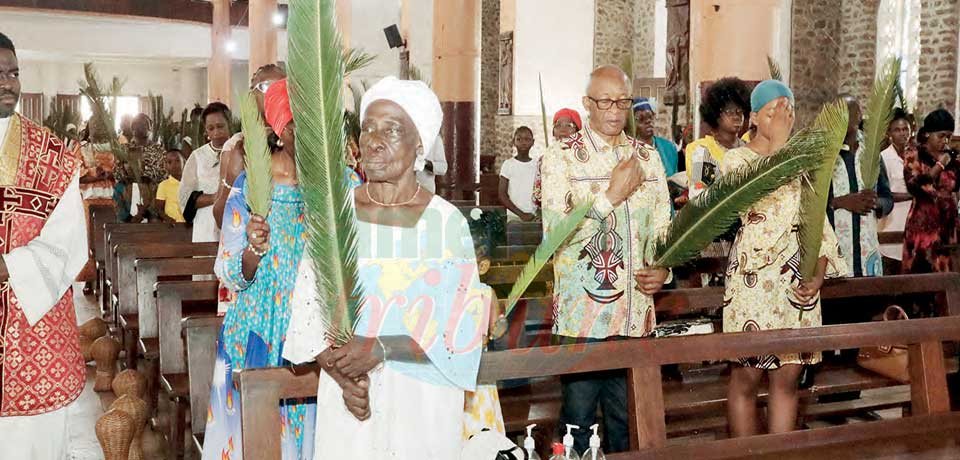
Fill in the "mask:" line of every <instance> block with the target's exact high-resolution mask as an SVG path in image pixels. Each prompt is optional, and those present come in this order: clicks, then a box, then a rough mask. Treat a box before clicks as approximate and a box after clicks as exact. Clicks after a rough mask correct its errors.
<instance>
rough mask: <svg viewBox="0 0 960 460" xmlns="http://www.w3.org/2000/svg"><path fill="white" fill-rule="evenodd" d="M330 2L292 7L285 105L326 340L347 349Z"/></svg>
mask: <svg viewBox="0 0 960 460" xmlns="http://www.w3.org/2000/svg"><path fill="white" fill-rule="evenodd" d="M334 3H335V2H334V0H320V1H308V2H296V3H293V4H291V5H290V16H289V23H288V29H287V33H288V37H289V46H288V49H289V53H288V55H289V58H288V60H289V66H288V71H289V74H288V77H289V82H290V89H289V91H290V106H291V108H292V111H293V115H294V120H295V122H296V125H297V136H296V137H297V138H296V149H297V173H298V175H299V179H300V185H301V187H300V190H301V191H302V193H303V201H304V205H305V207H306V213H305V214H306V229H307V245H306V251H307V253H308V254H309V255H310V257H311V259H312V261H313V266H312V267H311V268H312V269H313V271H314V273H315V274H316V280H317V281H316V282H317V286H316V288H317V304H318V305H321V306H322V308H323V311H322V314H321V317H322V321H323V323H324V324H323V325H324V327H325V329H326V331H327V337H328V338H329V339H330V340H331V341H333V342H334V344H337V345H342V344H345V343H346V342H347V341H349V340H350V339H351V338H352V337H353V330H354V328H355V327H356V323H357V320H358V319H359V317H360V307H361V298H362V295H361V294H362V292H361V286H360V284H359V281H358V267H357V229H356V220H355V217H354V212H353V206H352V205H351V203H350V202H349V201H348V200H349V196H350V194H349V186H348V185H347V184H346V183H345V181H344V180H343V171H344V169H345V168H346V158H345V155H344V154H343V152H344V130H343V113H344V107H343V92H342V91H343V72H344V63H343V52H342V51H341V49H342V48H341V45H340V35H339V33H338V32H337V28H336V12H335V4H334Z"/></svg>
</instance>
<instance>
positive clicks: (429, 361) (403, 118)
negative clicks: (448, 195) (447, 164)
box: [284, 77, 488, 460]
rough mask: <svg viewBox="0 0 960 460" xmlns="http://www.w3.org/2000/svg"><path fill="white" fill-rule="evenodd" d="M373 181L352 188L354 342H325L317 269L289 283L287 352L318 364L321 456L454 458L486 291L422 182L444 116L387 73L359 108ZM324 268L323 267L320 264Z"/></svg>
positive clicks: (468, 242) (461, 228) (457, 221)
mask: <svg viewBox="0 0 960 460" xmlns="http://www.w3.org/2000/svg"><path fill="white" fill-rule="evenodd" d="M360 118H361V134H360V149H361V151H362V153H363V155H362V158H363V160H362V161H363V169H364V171H365V172H366V174H367V183H366V184H364V185H362V186H360V187H358V188H356V189H354V192H353V196H352V199H353V204H354V206H355V210H356V216H357V229H358V240H359V241H360V242H361V243H360V245H359V248H358V250H359V251H358V252H359V275H360V283H361V285H362V286H363V292H364V305H363V310H362V313H361V318H360V321H359V324H358V326H357V329H356V331H355V332H356V335H355V337H354V339H353V340H352V341H350V342H349V343H347V344H346V345H345V346H343V347H341V348H332V347H330V344H329V343H327V342H326V341H325V340H324V335H325V334H324V332H325V331H324V330H323V327H322V326H321V323H320V307H319V306H318V305H317V304H316V301H315V297H316V291H315V275H314V270H313V262H312V261H310V260H309V258H307V257H306V256H305V258H304V260H303V262H302V263H301V264H300V269H299V274H298V279H297V283H296V287H295V288H294V293H293V298H292V300H291V303H292V308H293V311H292V316H291V318H290V326H289V329H288V330H287V341H286V343H285V345H284V357H286V358H287V359H288V360H290V361H292V362H305V361H310V360H314V359H315V360H317V362H318V363H319V364H320V366H321V368H322V369H323V371H324V372H322V373H321V376H320V383H319V387H318V389H317V414H318V417H317V427H316V433H317V435H316V441H315V445H316V446H318V447H317V449H316V452H315V458H317V459H320V458H350V459H378V460H379V459H384V458H398V459H408V458H411V459H412V458H416V459H438V460H440V459H442V460H449V459H456V458H459V456H460V451H461V448H462V443H463V441H462V440H463V433H462V430H463V420H464V411H463V407H464V391H469V390H473V389H474V388H475V386H476V381H477V371H478V367H479V362H480V353H481V348H482V341H483V336H484V333H485V331H486V326H487V324H488V322H487V319H486V318H487V303H486V302H487V300H486V298H485V295H486V292H487V291H486V289H485V286H484V285H482V284H481V283H480V280H479V278H478V274H477V266H476V259H475V255H474V248H473V241H472V239H471V237H470V230H469V228H468V225H467V221H466V219H465V218H464V217H463V216H462V215H461V214H460V212H459V210H458V209H457V208H456V207H454V206H453V205H451V204H450V203H448V202H447V201H445V200H443V199H442V198H440V197H438V196H436V195H434V194H433V193H430V192H429V191H427V190H426V189H425V188H424V187H423V186H421V185H419V184H418V183H417V178H416V173H415V170H414V163H415V162H416V160H417V157H418V156H421V155H424V146H432V145H433V143H434V141H435V139H436V137H437V135H438V132H439V129H440V125H441V122H442V118H443V114H442V111H441V109H440V103H439V101H438V100H437V97H436V95H434V94H433V92H432V91H430V89H429V88H427V86H426V85H424V84H423V83H421V82H417V81H401V80H397V79H396V78H393V77H387V78H385V79H384V80H381V81H380V82H379V83H377V84H376V85H374V86H373V87H371V88H370V89H369V90H368V91H367V92H366V94H365V95H364V97H363V101H362V104H361V109H360ZM318 268H319V270H321V273H322V270H323V268H322V267H318Z"/></svg>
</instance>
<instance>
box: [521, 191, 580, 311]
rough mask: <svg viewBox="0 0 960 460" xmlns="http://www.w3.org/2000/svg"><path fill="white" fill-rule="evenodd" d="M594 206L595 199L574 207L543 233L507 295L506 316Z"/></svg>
mask: <svg viewBox="0 0 960 460" xmlns="http://www.w3.org/2000/svg"><path fill="white" fill-rule="evenodd" d="M592 207H593V200H590V201H589V202H585V203H582V204H580V205H579V206H577V207H576V208H574V209H573V211H571V212H570V214H567V215H566V216H564V217H563V219H561V220H560V221H558V222H557V223H556V224H555V225H553V226H552V227H551V228H550V231H549V232H547V233H546V234H544V235H543V241H541V242H540V245H538V246H537V249H536V250H535V251H534V252H533V256H532V257H530V260H528V261H527V263H526V265H524V266H523V269H522V270H520V276H518V277H517V282H516V283H513V287H512V288H511V289H510V295H508V296H507V307H506V309H505V314H504V316H509V315H510V312H511V311H513V308H514V307H515V306H516V305H517V301H519V300H520V296H522V295H523V293H524V292H526V290H527V288H528V287H530V283H532V282H533V280H534V279H535V278H536V277H537V274H538V273H540V270H543V267H544V266H545V265H546V264H547V261H549V260H550V258H551V257H553V254H554V253H556V252H557V249H558V248H560V245H562V244H563V243H564V242H566V241H567V239H568V238H570V235H572V234H573V232H574V231H576V230H577V228H579V227H580V224H582V223H583V221H584V219H586V217H587V213H588V212H590V209H591V208H592Z"/></svg>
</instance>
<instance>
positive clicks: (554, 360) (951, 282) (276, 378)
mask: <svg viewBox="0 0 960 460" xmlns="http://www.w3.org/2000/svg"><path fill="white" fill-rule="evenodd" d="M683 291H685V292H679V291H673V292H671V293H666V294H665V295H663V296H660V299H661V300H662V301H667V302H671V304H672V305H673V306H672V307H671V308H670V309H671V310H674V309H684V308H683V307H684V306H685V305H686V306H688V307H689V306H691V305H701V304H702V303H701V302H703V301H716V300H717V299H718V294H719V295H722V290H720V289H717V288H703V289H688V290H683ZM936 292H943V293H945V294H946V296H945V297H946V300H947V303H948V305H949V306H948V307H947V308H946V310H947V311H949V312H951V313H957V312H958V311H957V310H958V307H960V275H958V274H952V273H949V274H930V275H909V276H897V277H884V278H858V279H845V280H837V281H832V282H830V283H829V284H828V286H826V287H825V288H824V291H823V296H824V298H849V297H857V296H876V295H899V294H909V293H936ZM658 310H660V308H658ZM953 340H960V316H955V317H944V318H932V319H913V320H909V321H901V322H887V323H861V324H850V325H842V326H827V327H819V328H807V329H790V330H773V331H761V332H750V333H736V334H710V335H700V336H687V337H670V338H661V339H650V338H645V339H633V340H624V341H618V342H603V343H595V344H586V345H565V346H548V347H541V348H526V349H516V350H508V351H501V352H492V353H484V355H483V357H482V359H481V364H480V374H479V378H478V380H479V382H480V383H494V382H497V381H500V380H507V379H516V378H532V377H543V376H553V375H563V374H572V373H580V372H593V371H602V370H610V369H627V370H628V375H627V384H628V401H627V405H628V409H629V419H628V420H629V424H630V438H631V448H632V449H633V450H643V449H654V448H663V447H664V445H665V442H666V427H665V420H664V404H663V388H662V381H661V376H660V366H661V365H664V364H674V363H687V362H699V361H705V360H722V359H734V358H739V357H745V356H756V355H758V354H771V353H786V352H796V351H811V352H812V351H823V350H836V349H845V348H855V347H865V346H878V345H888V344H890V343H897V344H907V345H909V354H910V363H911V364H910V376H911V382H912V383H911V401H912V413H913V414H914V415H928V414H935V413H941V412H948V411H949V404H950V402H949V394H948V392H947V385H946V370H945V366H944V361H943V347H942V342H943V341H953ZM317 378H318V368H317V367H316V365H312V364H310V365H302V366H296V367H294V368H272V369H254V370H245V371H241V372H240V373H239V382H240V391H241V396H240V397H241V401H242V407H243V408H244V410H243V422H242V423H243V432H244V439H243V448H244V452H245V454H246V455H249V456H251V458H258V459H279V458H280V444H279V441H280V433H279V429H280V413H279V411H278V410H277V404H278V401H280V400H281V399H286V398H304V397H310V396H315V395H316V391H317ZM953 415H955V414H953ZM953 415H951V416H953ZM718 442H719V441H718ZM707 445H709V443H708V444H707Z"/></svg>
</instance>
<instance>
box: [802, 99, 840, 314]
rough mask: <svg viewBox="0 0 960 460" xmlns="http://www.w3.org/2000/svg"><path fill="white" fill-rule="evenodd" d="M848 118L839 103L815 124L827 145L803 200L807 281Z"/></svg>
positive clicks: (829, 107) (825, 110)
mask: <svg viewBox="0 0 960 460" xmlns="http://www.w3.org/2000/svg"><path fill="white" fill-rule="evenodd" d="M847 118H848V113H847V104H846V103H844V102H843V101H842V100H837V101H836V102H833V103H828V104H825V105H824V107H823V109H822V110H821V111H820V114H819V115H817V118H816V119H815V120H814V121H813V126H814V127H815V128H816V129H820V130H823V131H824V132H825V134H826V138H827V142H826V145H825V146H824V149H823V150H822V153H821V157H820V159H819V162H818V164H817V165H816V166H815V167H814V169H813V170H812V171H811V174H810V183H809V184H808V186H807V187H804V189H803V193H802V196H801V200H800V275H801V276H802V277H803V279H805V280H810V279H813V277H814V275H815V274H816V271H817V261H818V260H819V259H820V244H821V242H822V240H823V220H824V219H825V218H826V216H827V214H826V212H827V198H828V196H829V193H830V183H831V181H832V180H833V169H834V168H835V167H836V164H837V157H838V156H839V155H840V147H841V145H842V144H843V138H844V135H845V134H846V131H847ZM801 315H802V312H801Z"/></svg>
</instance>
